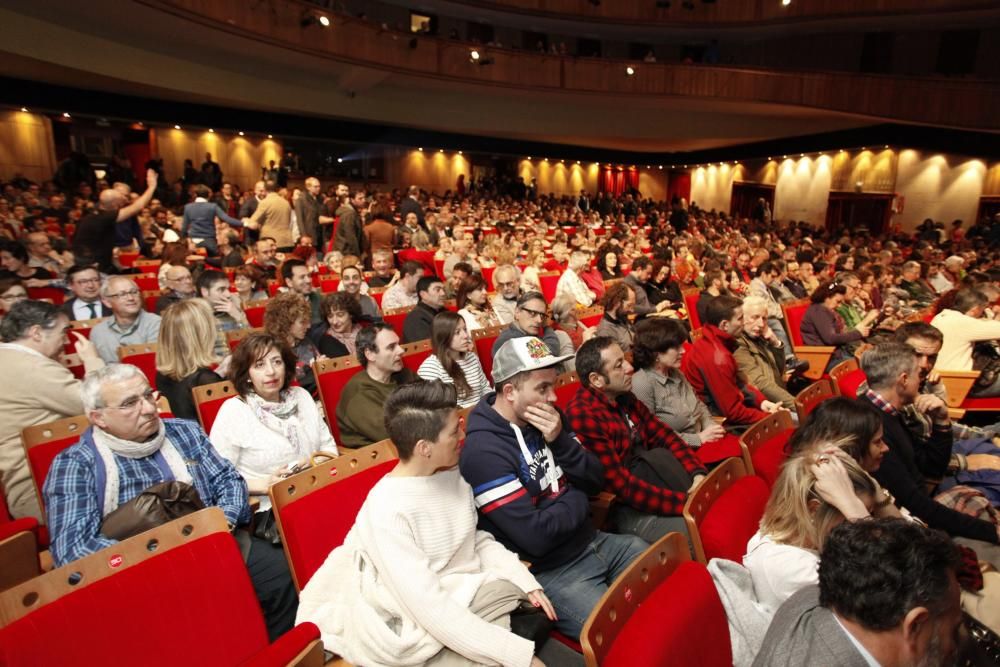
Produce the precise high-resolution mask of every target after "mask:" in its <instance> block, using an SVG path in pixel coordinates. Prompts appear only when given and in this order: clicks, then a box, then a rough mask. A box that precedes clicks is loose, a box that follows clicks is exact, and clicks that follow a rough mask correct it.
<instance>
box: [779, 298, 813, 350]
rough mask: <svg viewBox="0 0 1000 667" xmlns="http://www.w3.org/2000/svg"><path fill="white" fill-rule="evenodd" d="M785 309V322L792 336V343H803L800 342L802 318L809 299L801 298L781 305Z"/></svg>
mask: <svg viewBox="0 0 1000 667" xmlns="http://www.w3.org/2000/svg"><path fill="white" fill-rule="evenodd" d="M783 308H784V310H785V322H786V323H787V324H788V333H789V335H790V336H791V337H792V345H803V343H802V318H804V317H805V315H806V310H807V309H808V308H809V301H808V300H802V301H796V302H795V303H792V304H789V305H787V306H783Z"/></svg>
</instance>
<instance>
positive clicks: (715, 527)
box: [698, 475, 771, 563]
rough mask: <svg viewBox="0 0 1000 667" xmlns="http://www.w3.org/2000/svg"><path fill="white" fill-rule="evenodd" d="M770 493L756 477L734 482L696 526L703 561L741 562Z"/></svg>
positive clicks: (762, 481) (752, 476) (743, 478)
mask: <svg viewBox="0 0 1000 667" xmlns="http://www.w3.org/2000/svg"><path fill="white" fill-rule="evenodd" d="M770 494H771V490H770V488H769V487H768V485H767V483H766V482H765V481H764V480H763V479H761V478H760V477H757V476H756V475H747V476H746V477H741V478H739V479H738V480H736V481H735V482H734V483H733V485H732V486H731V487H729V488H728V489H726V491H725V493H723V494H722V495H721V496H720V497H719V498H718V499H717V500H716V501H715V502H714V503H713V504H712V507H711V508H710V509H709V510H708V514H706V515H705V518H704V519H703V520H702V522H701V524H700V525H699V526H698V532H699V534H700V535H701V545H702V548H703V549H704V550H705V558H706V559H707V560H712V559H713V558H725V559H726V560H731V561H734V562H737V563H740V562H742V561H743V554H745V553H746V547H747V541H748V540H749V539H750V538H751V537H753V534H754V533H756V532H757V528H758V525H759V524H760V518H761V517H762V516H763V515H764V506H765V505H767V498H768V496H769V495H770Z"/></svg>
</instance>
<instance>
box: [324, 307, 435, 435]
mask: <svg viewBox="0 0 1000 667" xmlns="http://www.w3.org/2000/svg"><path fill="white" fill-rule="evenodd" d="M355 345H356V346H357V353H358V361H359V362H360V363H361V366H362V370H361V371H360V372H359V373H355V374H354V377H352V378H351V379H350V380H349V381H348V382H347V384H346V385H345V386H344V389H343V391H341V392H340V400H339V401H337V426H338V429H339V431H340V444H341V445H342V446H344V447H351V448H356V447H364V446H366V445H370V444H372V443H374V442H378V441H379V440H385V439H386V438H387V437H389V436H388V435H386V430H385V424H384V423H383V421H382V406H383V404H384V403H385V401H386V399H387V398H388V397H389V394H391V393H392V390H393V389H395V388H396V387H398V386H399V385H401V384H406V383H408V382H413V381H415V380H416V379H417V376H416V375H415V374H414V373H413V371H411V370H410V369H409V368H407V367H406V366H404V365H403V348H402V347H401V346H400V344H399V336H397V335H396V332H395V331H393V329H392V327H391V326H389V325H388V324H384V323H381V322H376V323H375V324H373V325H372V326H370V327H365V328H364V329H362V330H361V331H359V332H358V335H357V338H356V339H355Z"/></svg>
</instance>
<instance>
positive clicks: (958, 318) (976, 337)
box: [931, 287, 1000, 396]
mask: <svg viewBox="0 0 1000 667" xmlns="http://www.w3.org/2000/svg"><path fill="white" fill-rule="evenodd" d="M989 305H990V299H989V297H987V296H986V294H985V293H984V292H983V291H982V290H980V289H977V288H971V287H966V288H964V289H960V290H959V291H958V293H957V294H955V299H954V301H953V302H952V305H951V307H950V308H943V309H942V310H941V312H940V313H938V314H937V315H935V316H934V319H933V320H931V324H932V325H933V326H934V327H936V328H937V329H939V330H940V331H941V333H942V334H943V336H944V344H943V345H942V346H941V351H940V353H939V354H938V358H937V364H936V368H938V369H941V370H949V371H971V370H972V369H973V358H972V350H973V347H974V346H975V344H976V343H979V342H982V341H995V340H997V339H1000V321H997V320H990V319H987V318H985V317H983V315H984V313H985V312H986V308H987V307H988V306H989ZM972 394H973V395H974V396H1000V375H997V377H996V379H994V380H993V382H992V383H991V384H989V385H988V386H982V385H978V384H977V385H975V386H973V388H972Z"/></svg>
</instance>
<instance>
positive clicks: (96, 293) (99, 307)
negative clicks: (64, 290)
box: [61, 264, 111, 321]
mask: <svg viewBox="0 0 1000 667" xmlns="http://www.w3.org/2000/svg"><path fill="white" fill-rule="evenodd" d="M66 286H67V287H69V289H70V291H71V292H72V293H73V296H72V297H71V298H69V299H66V301H65V302H64V303H63V305H62V308H61V310H62V311H63V312H64V313H66V317H68V318H69V319H70V320H78V321H79V320H93V319H97V318H100V317H107V316H108V315H110V314H111V309H110V308H108V307H107V306H105V305H104V304H103V303H101V274H99V273H98V272H97V269H95V268H94V267H92V266H80V265H79V264H74V265H73V266H71V267H69V269H67V270H66Z"/></svg>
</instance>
